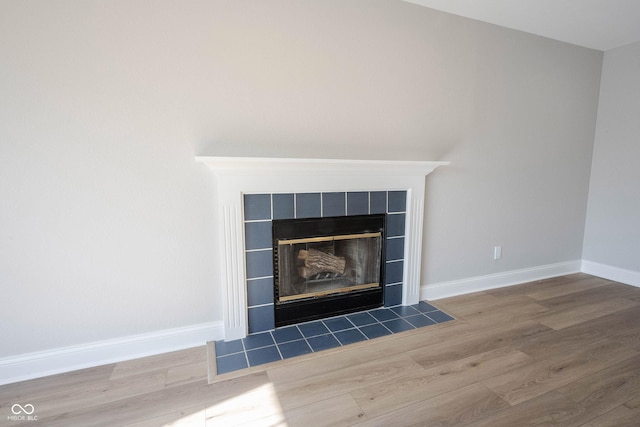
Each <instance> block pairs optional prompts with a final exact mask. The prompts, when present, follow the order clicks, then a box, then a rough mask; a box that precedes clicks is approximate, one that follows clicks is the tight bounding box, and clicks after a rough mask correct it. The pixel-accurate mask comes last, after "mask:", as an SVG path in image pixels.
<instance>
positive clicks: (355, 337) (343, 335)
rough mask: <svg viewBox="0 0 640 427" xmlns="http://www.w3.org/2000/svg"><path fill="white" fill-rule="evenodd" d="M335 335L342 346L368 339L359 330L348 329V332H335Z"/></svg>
mask: <svg viewBox="0 0 640 427" xmlns="http://www.w3.org/2000/svg"><path fill="white" fill-rule="evenodd" d="M333 335H335V337H336V338H337V339H338V341H340V344H342V345H347V344H353V343H355V342H359V341H365V340H366V339H367V337H366V336H364V334H363V333H362V332H360V331H359V330H357V329H347V330H346V331H339V332H335V333H334V334H333Z"/></svg>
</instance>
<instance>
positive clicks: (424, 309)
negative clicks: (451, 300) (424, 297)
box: [411, 301, 437, 313]
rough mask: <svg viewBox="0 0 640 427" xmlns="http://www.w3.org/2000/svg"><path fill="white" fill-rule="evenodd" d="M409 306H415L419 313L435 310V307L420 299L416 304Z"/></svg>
mask: <svg viewBox="0 0 640 427" xmlns="http://www.w3.org/2000/svg"><path fill="white" fill-rule="evenodd" d="M411 307H414V308H416V309H417V310H418V311H420V312H421V313H429V312H430V311H436V310H437V308H435V307H434V306H432V305H431V304H429V303H427V302H424V301H420V302H419V303H418V304H415V305H412V306H411Z"/></svg>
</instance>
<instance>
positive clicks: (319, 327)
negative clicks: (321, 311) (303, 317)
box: [298, 320, 329, 338]
mask: <svg viewBox="0 0 640 427" xmlns="http://www.w3.org/2000/svg"><path fill="white" fill-rule="evenodd" d="M298 328H299V329H300V332H302V335H304V336H305V337H306V338H309V337H313V336H315V335H324V334H328V333H329V329H327V327H326V326H325V325H324V324H323V323H322V322H321V321H319V320H317V321H315V322H309V323H301V324H299V325H298Z"/></svg>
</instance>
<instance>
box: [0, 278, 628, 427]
mask: <svg viewBox="0 0 640 427" xmlns="http://www.w3.org/2000/svg"><path fill="white" fill-rule="evenodd" d="M434 305H436V306H438V307H439V308H441V309H443V310H445V311H447V312H449V313H451V314H452V315H454V316H455V317H456V320H455V321H451V322H447V323H443V324H440V325H435V326H430V327H426V328H422V329H418V330H413V331H409V332H406V333H402V334H396V335H391V336H387V337H383V338H379V339H376V340H373V341H368V342H364V343H358V344H354V345H351V346H349V347H346V348H340V349H333V350H329V351H327V352H321V353H316V354H311V355H306V356H302V357H300V358H297V359H289V360H285V361H279V362H275V363H272V364H269V365H264V366H262V367H257V368H252V369H250V370H246V371H243V372H241V373H235V374H233V373H232V374H227V375H226V376H221V377H215V378H213V382H212V383H211V384H210V383H209V381H208V380H207V352H206V348H205V347H204V346H203V347H201V348H194V349H191V350H186V351H180V352H175V353H171V354H166V355H162V356H155V357H149V358H145V359H138V360H133V361H129V362H124V363H118V364H112V365H107V366H101V367H98V368H94V369H87V370H82V371H76V372H71V373H67V374H62V375H56V376H52V377H48V378H43V379H37V380H32V381H26V382H23V383H17V384H11V385H7V386H3V387H0V425H9V426H13V425H19V423H17V422H14V421H10V420H8V419H7V418H6V415H7V414H9V410H10V409H9V408H10V407H11V405H12V404H13V403H21V404H32V405H33V406H34V408H35V414H36V415H37V416H38V421H37V422H25V423H24V425H30V426H38V425H42V426H45V425H46V426H48V427H49V426H65V427H69V426H91V425H100V426H102V425H104V426H125V425H126V426H129V425H133V426H162V425H188V426H236V425H256V426H305V427H307V426H314V427H315V426H325V425H326V426H340V425H365V426H369V425H375V426H403V425H421V426H445V425H446V426H460V425H471V426H492V427H495V426H509V427H511V426H525V425H560V426H617V427H619V426H638V425H640V289H638V288H633V287H630V286H626V285H621V284H619V283H615V282H611V281H608V280H604V279H599V278H596V277H592V276H588V275H585V274H575V275H571V276H563V277H557V278H553V279H548V280H544V281H540V282H532V283H528V284H525V285H520V286H513V287H509V288H503V289H498V290H493V291H487V292H480V293H476V294H471V295H465V296H460V297H455V298H449V299H446V300H439V301H436V302H435V304H434Z"/></svg>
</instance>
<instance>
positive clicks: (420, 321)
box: [404, 314, 436, 328]
mask: <svg viewBox="0 0 640 427" xmlns="http://www.w3.org/2000/svg"><path fill="white" fill-rule="evenodd" d="M404 320H406V321H407V322H409V323H411V324H412V325H413V326H415V327H416V328H421V327H423V326H428V325H435V324H436V322H434V321H433V320H431V319H429V318H428V317H427V316H425V315H424V314H418V315H417V316H408V317H405V318H404Z"/></svg>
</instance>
